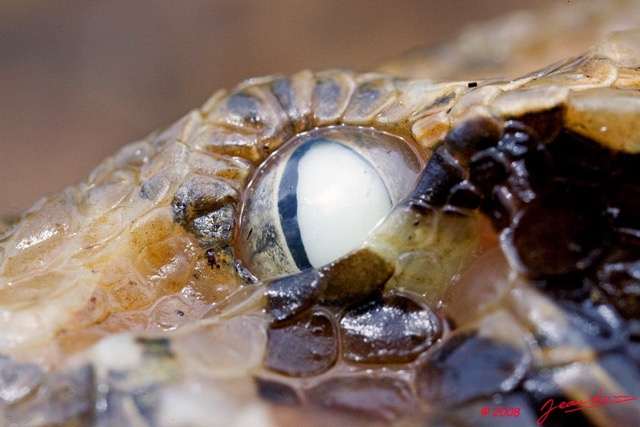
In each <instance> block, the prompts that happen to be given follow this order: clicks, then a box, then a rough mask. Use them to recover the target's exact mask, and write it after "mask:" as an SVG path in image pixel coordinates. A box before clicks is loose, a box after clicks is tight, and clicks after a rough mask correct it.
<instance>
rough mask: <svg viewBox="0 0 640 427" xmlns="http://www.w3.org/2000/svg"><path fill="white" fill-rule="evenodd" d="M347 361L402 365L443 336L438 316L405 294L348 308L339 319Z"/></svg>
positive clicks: (375, 299)
mask: <svg viewBox="0 0 640 427" xmlns="http://www.w3.org/2000/svg"><path fill="white" fill-rule="evenodd" d="M340 329H341V331H342V340H343V348H344V350H343V351H344V354H343V356H344V358H345V359H346V360H348V361H350V362H355V363H400V362H409V361H411V360H413V359H415V358H416V357H417V356H418V355H419V354H420V353H422V352H423V351H425V350H426V349H428V348H429V347H431V345H433V343H434V342H436V340H437V339H438V338H439V337H440V335H441V334H442V327H441V325H440V321H439V320H438V318H437V317H436V315H435V314H434V313H433V312H432V311H431V310H430V309H429V308H427V307H425V306H422V305H420V304H418V303H416V302H414V301H413V300H411V299H409V298H407V297H405V296H402V295H389V296H386V297H384V298H374V299H371V300H369V301H366V302H364V303H361V304H358V305H356V306H352V307H349V308H348V309H347V310H346V313H345V314H344V316H343V317H342V319H341V320H340Z"/></svg>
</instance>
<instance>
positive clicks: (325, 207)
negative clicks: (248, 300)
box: [236, 126, 423, 280]
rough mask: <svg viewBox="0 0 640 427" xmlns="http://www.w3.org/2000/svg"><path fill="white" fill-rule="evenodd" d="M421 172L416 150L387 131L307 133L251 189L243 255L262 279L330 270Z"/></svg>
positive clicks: (243, 220)
mask: <svg viewBox="0 0 640 427" xmlns="http://www.w3.org/2000/svg"><path fill="white" fill-rule="evenodd" d="M422 166H423V162H422V160H421V158H420V157H419V156H418V154H417V151H416V150H415V148H414V147H413V146H412V145H411V144H409V143H408V142H406V141H405V140H403V139H401V138H399V137H397V136H394V135H391V134H388V133H385V132H381V131H377V130H373V129H367V128H359V127H349V126H336V127H328V128H322V129H314V130H312V131H309V132H306V133H303V134H300V135H298V136H296V137H294V138H293V139H291V140H290V141H289V142H287V143H286V144H285V145H283V146H282V147H281V148H280V149H278V151H276V152H275V153H273V154H272V156H271V157H269V158H268V159H267V160H266V161H265V162H264V163H263V164H262V165H261V166H260V167H259V168H258V170H257V171H256V173H255V175H254V177H253V179H252V180H251V182H250V183H249V185H248V187H247V190H246V192H245V195H244V203H243V207H242V212H241V215H240V227H239V230H240V231H239V234H238V236H237V239H238V241H237V245H236V246H237V248H238V251H239V253H238V254H237V255H238V256H239V258H240V259H241V260H242V261H243V263H244V265H245V266H246V267H247V268H248V269H249V270H250V271H251V272H252V273H253V274H255V275H256V276H258V277H259V278H260V279H263V280H265V279H269V278H273V277H277V276H281V275H285V274H290V273H295V272H297V271H300V270H304V269H306V268H309V267H314V268H317V267H320V266H323V265H325V264H328V263H330V262H332V261H334V260H336V259H338V258H340V257H341V256H343V255H345V254H347V253H348V252H349V251H351V250H352V249H354V248H355V247H357V246H358V245H360V244H361V243H362V242H363V241H364V240H365V237H366V235H367V234H368V233H369V231H371V229H373V228H374V227H375V225H376V224H377V223H378V222H380V220H381V219H382V218H384V216H385V215H386V214H387V213H388V212H389V211H390V210H391V208H392V207H393V205H394V204H395V203H397V202H398V201H399V200H401V199H402V198H403V197H404V196H406V195H407V194H408V193H409V191H410V190H411V188H412V187H413V184H414V183H415V180H416V179H417V176H418V173H419V172H420V170H421V169H422Z"/></svg>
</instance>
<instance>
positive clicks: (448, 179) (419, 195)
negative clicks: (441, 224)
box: [410, 150, 464, 209]
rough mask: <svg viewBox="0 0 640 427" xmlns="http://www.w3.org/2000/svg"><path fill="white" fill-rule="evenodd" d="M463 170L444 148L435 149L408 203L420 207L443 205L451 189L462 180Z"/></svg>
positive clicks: (427, 207) (428, 207)
mask: <svg viewBox="0 0 640 427" xmlns="http://www.w3.org/2000/svg"><path fill="white" fill-rule="evenodd" d="M463 178H464V176H463V171H462V169H461V168H460V166H458V165H457V164H456V162H455V160H454V159H453V158H452V157H451V156H450V155H449V153H447V152H446V151H445V150H440V151H436V152H435V153H434V155H433V156H432V157H431V159H429V163H427V165H426V166H425V168H424V170H423V171H422V174H421V175H420V179H419V180H418V183H417V184H416V187H415V189H414V191H413V193H412V194H411V199H410V203H411V204H412V205H413V206H416V207H419V208H422V209H433V208H440V207H442V206H444V204H445V203H446V201H447V198H448V197H449V192H450V191H451V189H452V188H453V187H454V186H455V185H456V184H458V183H459V182H461V181H462V180H463Z"/></svg>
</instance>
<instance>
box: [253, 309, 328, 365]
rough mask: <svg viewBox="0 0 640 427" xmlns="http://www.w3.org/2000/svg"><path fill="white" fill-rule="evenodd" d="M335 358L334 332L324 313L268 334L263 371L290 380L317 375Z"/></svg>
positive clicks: (304, 318)
mask: <svg viewBox="0 0 640 427" xmlns="http://www.w3.org/2000/svg"><path fill="white" fill-rule="evenodd" d="M337 355H338V337H337V331H336V328H335V326H334V324H333V322H332V321H331V319H330V318H329V316H328V315H327V314H326V313H325V312H323V311H316V312H313V313H309V314H308V315H306V316H300V317H299V318H297V319H296V320H295V321H294V322H291V323H288V324H286V325H284V326H274V325H272V326H271V327H270V328H269V330H268V331H267V354H266V356H265V361H264V364H265V366H266V367H268V368H270V369H272V370H274V371H276V372H280V373H283V374H286V375H290V376H295V377H298V376H308V375H317V374H319V373H321V372H324V371H326V370H328V369H329V368H331V366H333V364H334V363H335V361H336V358H337Z"/></svg>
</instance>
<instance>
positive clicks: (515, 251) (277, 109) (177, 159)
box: [0, 32, 640, 425]
mask: <svg viewBox="0 0 640 427" xmlns="http://www.w3.org/2000/svg"><path fill="white" fill-rule="evenodd" d="M638 46H640V34H639V33H637V32H635V33H634V32H630V33H625V34H615V35H613V36H611V37H610V38H609V39H607V40H606V41H604V42H603V43H602V44H601V45H599V46H598V47H596V48H594V49H593V50H591V51H590V52H588V53H587V54H585V55H583V56H581V57H578V58H574V59H571V60H568V61H567V62H564V63H560V64H556V65H554V66H552V67H549V68H547V69H545V70H543V71H540V72H536V73H532V74H530V75H528V76H525V77H523V78H520V79H517V80H515V81H511V82H499V81H486V82H459V83H434V82H430V81H420V80H405V79H399V78H396V77H393V76H389V75H385V74H378V73H373V74H355V73H352V72H348V71H339V70H330V71H325V72H319V73H311V72H308V71H304V72H300V73H297V74H294V75H291V76H276V77H268V78H264V79H257V80H249V81H247V82H245V83H243V84H241V85H240V86H239V87H237V88H236V89H234V90H233V91H232V92H230V93H225V92H220V93H218V94H216V95H214V96H213V97H212V98H211V99H210V100H209V101H208V102H207V103H206V104H205V106H204V107H203V108H202V109H200V110H196V111H193V112H191V113H190V114H188V115H187V116H185V117H184V118H183V119H181V120H180V121H178V122H177V123H176V124H175V125H173V126H172V127H170V128H169V129H167V130H166V131H164V132H160V133H158V134H155V135H152V136H151V137H149V138H148V139H146V140H144V141H140V142H137V143H133V144H131V145H129V146H127V147H125V148H123V149H122V150H121V151H120V152H119V153H117V154H116V155H115V156H114V157H112V158H109V159H108V160H107V161H105V162H104V163H103V164H102V165H100V166H99V167H98V168H97V169H96V170H95V171H94V172H93V173H92V174H91V175H90V176H89V177H88V178H87V180H86V181H85V182H82V183H80V184H78V185H77V186H75V187H71V188H68V189H66V190H64V191H63V192H61V193H59V194H57V195H54V196H51V197H48V198H45V199H43V200H42V201H40V202H39V203H38V204H37V205H36V206H34V208H32V209H31V210H30V211H28V212H26V213H25V214H24V216H23V217H22V218H21V219H19V220H18V221H16V222H15V223H11V224H9V223H7V224H4V225H3V226H2V228H0V230H3V229H4V234H2V235H1V236H0V313H1V315H0V331H1V332H0V351H1V352H2V353H4V354H6V355H7V356H6V357H3V358H2V359H0V409H1V411H2V414H3V416H4V418H5V420H6V422H7V423H8V424H10V425H11V424H12V423H13V424H15V425H51V424H54V425H55V424H69V425H74V424H76V425H77V424H82V423H87V422H88V421H92V422H93V423H94V424H96V425H170V424H171V423H172V422H176V423H179V424H182V425H185V424H186V425H232V424H233V423H235V425H288V424H300V423H302V422H304V423H305V425H344V423H345V422H347V423H350V425H372V424H371V423H386V422H395V423H398V424H400V425H424V423H425V422H426V420H429V422H432V423H436V424H439V425H469V424H473V425H479V424H481V423H483V422H484V423H486V425H496V422H498V423H499V422H503V423H505V424H506V423H511V422H512V421H513V419H507V418H504V419H496V418H492V417H488V418H482V417H480V409H481V408H482V407H484V406H502V407H517V408H521V412H520V416H519V418H518V419H517V422H518V425H534V424H535V423H536V420H537V419H538V416H539V413H538V409H539V407H540V404H541V402H543V401H545V400H546V399H548V398H551V397H555V398H558V399H580V398H585V397H589V396H590V395H591V394H592V393H594V392H597V391H598V390H599V389H603V390H606V392H609V393H610V394H611V395H614V394H618V395H629V396H640V369H639V363H640V360H639V359H640V355H639V350H638V348H637V342H638V339H639V335H640V332H639V329H638V327H639V326H638V319H639V315H640V312H639V310H640V307H639V306H638V303H637V301H638V291H637V288H638V286H639V285H638V283H639V280H640V278H639V277H640V275H639V273H638V271H639V269H640V267H638V262H639V261H638V260H639V259H640V257H639V255H640V243H639V240H640V223H639V222H638V221H639V220H638V218H640V207H639V205H638V196H639V195H640V194H638V193H639V192H640V176H639V174H638V171H639V170H640V168H639V166H640V164H639V163H640V159H639V158H638V154H637V153H639V152H640V92H638V89H639V88H640V71H639V67H640V51H639V50H638ZM341 124H348V125H354V126H365V127H373V128H376V129H380V130H385V131H388V132H390V133H393V134H395V135H398V136H401V137H403V138H405V139H406V140H407V141H410V142H412V143H415V144H416V146H417V147H419V149H420V150H422V152H423V154H424V155H425V157H428V158H429V161H428V163H427V166H426V167H425V170H424V172H423V174H422V176H421V178H420V180H419V182H418V183H417V185H416V188H415V189H414V191H413V192H412V194H411V195H410V196H409V197H408V198H407V199H406V200H405V201H403V202H401V203H400V204H399V205H398V206H396V208H395V209H394V210H393V211H392V213H391V214H390V215H389V216H388V217H387V218H386V219H385V221H384V222H383V223H382V224H381V225H380V226H379V227H378V228H377V229H376V230H375V232H374V233H373V234H372V236H371V238H370V239H368V240H367V242H366V243H365V244H363V246H362V247H361V248H359V249H357V250H355V251H354V252H352V253H351V254H349V255H347V256H346V257H344V258H341V259H339V260H337V261H336V262H334V263H332V264H329V265H328V266H325V267H323V268H321V269H318V270H317V271H315V270H309V271H306V272H302V273H299V274H297V275H292V276H289V277H285V278H282V279H278V280H275V281H272V282H270V283H261V282H259V281H256V280H255V279H254V278H253V277H252V276H251V275H250V274H249V273H248V272H247V271H246V270H245V269H244V268H243V267H242V265H241V264H240V263H238V262H237V260H236V259H235V258H234V252H233V245H234V244H238V242H236V241H235V240H234V231H235V227H236V224H235V218H236V215H237V213H238V212H237V210H238V209H239V203H240V200H241V195H242V191H243V188H244V186H245V185H246V183H247V180H248V179H249V177H250V175H251V172H252V170H253V169H254V168H255V167H256V166H257V165H259V164H260V163H261V162H262V161H263V160H264V159H265V158H266V157H267V156H268V155H269V154H270V153H272V152H273V151H274V150H276V149H277V148H278V147H279V146H280V145H281V144H282V143H284V142H286V141H287V140H288V139H289V138H291V137H292V136H294V135H296V134H298V133H300V132H303V131H306V130H309V129H312V128H314V127H323V126H330V125H341ZM483 218H488V219H489V221H490V222H491V224H492V226H493V228H494V230H496V231H498V232H500V233H501V238H500V242H499V243H498V242H496V241H495V240H493V241H492V240H491V238H489V239H487V238H483V237H482V235H483V233H484V234H487V233H488V234H489V235H492V232H489V231H488V230H487V229H486V228H483V223H484V219H483ZM458 274H459V276H458ZM440 301H443V303H442V304H439V302H440ZM265 307H266V311H265V310H262V309H263V308H265ZM202 318H204V319H203V320H199V319H202ZM174 329H175V330H174ZM122 331H130V332H132V333H126V334H115V335H114V334H113V333H114V332H122ZM578 414H579V415H575V414H574V415H568V414H557V416H558V417H560V418H558V419H555V418H552V417H550V418H549V419H548V420H547V422H548V424H549V425H553V423H556V422H560V423H567V422H568V420H570V421H574V422H577V423H591V424H594V425H610V424H614V425H632V424H633V422H635V420H636V419H637V417H638V416H639V415H640V405H638V404H637V402H629V403H626V404H622V405H616V406H608V407H603V408H600V409H598V410H593V411H584V412H581V413H578ZM509 425H511V424H509Z"/></svg>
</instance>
